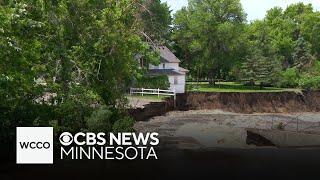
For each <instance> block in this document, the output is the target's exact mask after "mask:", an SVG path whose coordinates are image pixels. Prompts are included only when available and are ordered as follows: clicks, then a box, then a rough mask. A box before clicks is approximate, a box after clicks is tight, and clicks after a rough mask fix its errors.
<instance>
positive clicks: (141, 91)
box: [130, 88, 176, 104]
mask: <svg viewBox="0 0 320 180" xmlns="http://www.w3.org/2000/svg"><path fill="white" fill-rule="evenodd" d="M133 94H141V96H143V95H158V98H160V96H173V98H174V104H176V91H174V90H163V89H145V88H130V95H131V96H132V95H133Z"/></svg>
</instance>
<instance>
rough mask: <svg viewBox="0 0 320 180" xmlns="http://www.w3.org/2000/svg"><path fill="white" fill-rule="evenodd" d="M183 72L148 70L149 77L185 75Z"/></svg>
mask: <svg viewBox="0 0 320 180" xmlns="http://www.w3.org/2000/svg"><path fill="white" fill-rule="evenodd" d="M185 74H186V73H185V72H181V71H178V70H175V69H150V70H149V75H169V76H170V75H172V76H176V75H185Z"/></svg>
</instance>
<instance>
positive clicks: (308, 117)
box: [135, 110, 320, 149]
mask: <svg viewBox="0 0 320 180" xmlns="http://www.w3.org/2000/svg"><path fill="white" fill-rule="evenodd" d="M279 124H281V125H282V126H281V128H282V130H284V131H292V132H299V133H302V132H303V133H310V134H320V113H292V114H273V113H272V114H261V113H255V114H240V113H230V112H224V111H220V110H193V111H174V112H169V113H167V114H166V115H165V116H157V117H154V118H151V119H150V120H149V121H145V122H137V123H136V124H135V129H136V130H137V131H138V132H158V133H159V134H160V137H161V138H162V139H161V142H162V143H164V144H162V145H163V146H165V147H169V148H172V147H176V148H182V149H196V148H217V147H219V148H249V149H251V148H256V145H258V144H255V145H248V144H247V129H248V128H252V129H265V130H278V128H279ZM261 145H266V142H265V143H263V144H261Z"/></svg>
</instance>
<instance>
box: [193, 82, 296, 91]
mask: <svg viewBox="0 0 320 180" xmlns="http://www.w3.org/2000/svg"><path fill="white" fill-rule="evenodd" d="M187 87H188V90H189V91H191V92H285V91H291V92H292V91H293V92H300V91H301V90H300V89H289V88H275V87H263V88H262V89H261V88H260V86H245V85H243V84H241V83H236V82H219V83H216V85H215V86H211V85H209V83H208V82H201V83H199V85H197V83H196V82H188V83H187Z"/></svg>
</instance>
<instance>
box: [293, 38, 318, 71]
mask: <svg viewBox="0 0 320 180" xmlns="http://www.w3.org/2000/svg"><path fill="white" fill-rule="evenodd" d="M310 52H311V50H310V45H309V44H308V43H307V42H306V41H305V40H304V38H302V37H300V38H299V39H298V40H297V41H296V43H295V47H294V52H293V54H292V58H293V63H294V66H296V67H297V68H298V69H302V68H303V67H306V66H307V67H310V65H311V63H313V57H312V55H311V53H310Z"/></svg>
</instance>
